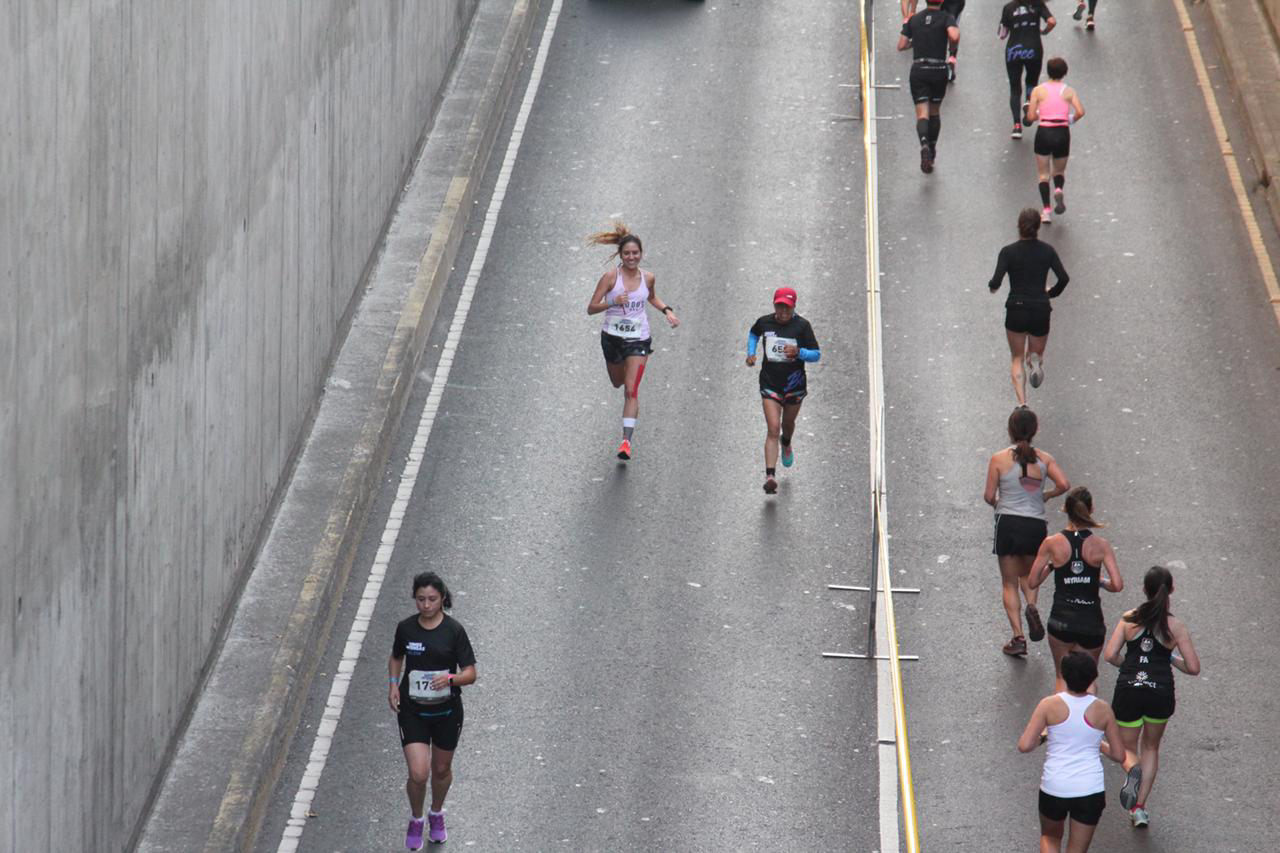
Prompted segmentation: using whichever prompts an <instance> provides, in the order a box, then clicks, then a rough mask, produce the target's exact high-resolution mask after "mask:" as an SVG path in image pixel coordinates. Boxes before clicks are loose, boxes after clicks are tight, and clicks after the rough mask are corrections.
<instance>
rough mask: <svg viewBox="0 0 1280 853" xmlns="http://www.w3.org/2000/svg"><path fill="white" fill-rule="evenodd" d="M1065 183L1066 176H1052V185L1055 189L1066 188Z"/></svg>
mask: <svg viewBox="0 0 1280 853" xmlns="http://www.w3.org/2000/svg"><path fill="white" fill-rule="evenodd" d="M1066 183H1067V176H1066V175H1054V176H1053V185H1054V186H1055V187H1056V188H1058V189H1062V188H1063V187H1064V186H1066Z"/></svg>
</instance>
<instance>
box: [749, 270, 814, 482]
mask: <svg viewBox="0 0 1280 853" xmlns="http://www.w3.org/2000/svg"><path fill="white" fill-rule="evenodd" d="M761 343H763V345H764V353H763V357H764V363H763V364H762V365H761V366H760V398H761V404H762V405H763V406H764V422H765V426H766V428H767V433H766V435H765V440H764V478H765V479H764V490H765V493H766V494H770V495H772V494H774V493H775V492H777V491H778V480H777V469H776V467H775V466H776V465H777V464H778V447H779V445H781V447H782V464H783V466H784V467H787V468H790V467H791V464H792V463H793V462H794V461H795V458H796V457H795V450H794V449H793V448H792V447H791V438H792V434H793V433H794V432H795V428H796V418H797V417H798V416H799V414H800V403H801V402H802V401H803V400H804V398H805V395H806V394H808V393H809V389H808V384H807V383H806V377H805V372H804V366H805V363H806V362H816V361H817V360H818V359H819V357H821V352H819V350H818V339H817V338H815V337H814V335H813V327H812V326H810V325H809V321H808V320H806V319H805V318H803V317H801V316H800V315H799V314H797V313H796V292H795V290H793V289H792V288H790V287H779V288H778V289H777V290H775V291H774V293H773V313H772V314H765V315H764V316H763V317H761V318H760V319H759V320H756V321H755V323H754V324H752V326H751V331H750V332H748V333H747V367H755V364H756V351H757V350H758V349H759V348H760V345H761Z"/></svg>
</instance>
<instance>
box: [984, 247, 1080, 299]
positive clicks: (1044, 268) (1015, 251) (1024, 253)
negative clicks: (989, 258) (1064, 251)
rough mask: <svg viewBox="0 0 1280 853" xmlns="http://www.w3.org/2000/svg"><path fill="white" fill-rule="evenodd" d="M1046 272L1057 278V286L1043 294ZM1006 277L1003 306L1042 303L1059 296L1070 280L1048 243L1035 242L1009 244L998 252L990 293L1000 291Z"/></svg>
mask: <svg viewBox="0 0 1280 853" xmlns="http://www.w3.org/2000/svg"><path fill="white" fill-rule="evenodd" d="M1049 270H1053V273H1054V275H1056V276H1057V277H1058V281H1057V283H1055V284H1054V285H1053V287H1052V288H1050V289H1049V292H1048V293H1046V292H1045V289H1044V286H1045V282H1047V281H1048V280H1049ZM1005 273H1008V274H1009V298H1008V299H1007V300H1005V303H1004V304H1005V305H1006V306H1008V305H1012V304H1015V303H1017V302H1020V301H1022V302H1043V303H1045V304H1046V305H1047V304H1048V302H1049V300H1050V299H1052V298H1054V297H1056V296H1058V295H1059V294H1061V293H1062V291H1063V290H1065V289H1066V287H1067V282H1068V281H1069V280H1070V277H1069V276H1068V275H1067V271H1066V270H1065V269H1064V268H1063V266H1062V261H1061V260H1060V259H1059V258H1058V253H1057V252H1056V251H1055V250H1054V248H1053V247H1052V246H1050V245H1049V244H1048V243H1042V242H1041V241H1040V240H1038V239H1031V240H1019V241H1018V242H1016V243H1010V244H1009V245H1007V246H1005V247H1004V248H1003V249H1001V250H1000V256H999V258H997V259H996V271H995V274H994V275H992V276H991V281H990V282H988V284H987V286H988V287H990V288H991V290H992V292H993V293H994V292H995V291H997V290H999V289H1000V283H1001V282H1002V281H1004V276H1005Z"/></svg>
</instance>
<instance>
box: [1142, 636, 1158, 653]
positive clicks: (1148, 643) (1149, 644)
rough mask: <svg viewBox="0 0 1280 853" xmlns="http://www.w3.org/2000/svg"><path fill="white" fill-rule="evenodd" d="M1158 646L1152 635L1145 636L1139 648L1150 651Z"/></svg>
mask: <svg viewBox="0 0 1280 853" xmlns="http://www.w3.org/2000/svg"><path fill="white" fill-rule="evenodd" d="M1155 647H1156V644H1155V642H1154V641H1153V640H1152V639H1151V638H1150V637H1143V638H1142V642H1141V643H1138V648H1140V649H1142V651H1143V652H1149V651H1151V650H1152V649H1154V648H1155Z"/></svg>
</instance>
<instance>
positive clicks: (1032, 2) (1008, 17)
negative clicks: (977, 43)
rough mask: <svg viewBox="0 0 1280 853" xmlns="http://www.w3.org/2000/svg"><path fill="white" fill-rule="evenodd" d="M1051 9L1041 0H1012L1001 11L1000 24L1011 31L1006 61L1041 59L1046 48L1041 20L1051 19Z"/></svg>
mask: <svg viewBox="0 0 1280 853" xmlns="http://www.w3.org/2000/svg"><path fill="white" fill-rule="evenodd" d="M1049 17H1050V15H1049V10H1048V8H1046V7H1045V5H1044V3H1042V2H1040V0H1010V2H1009V3H1006V4H1005V6H1004V10H1003V11H1002V12H1001V13H1000V25H1001V26H1002V27H1004V28H1005V29H1007V30H1008V31H1009V44H1008V46H1007V47H1006V48H1005V52H1004V59H1005V62H1015V61H1017V60H1020V59H1039V58H1040V52H1041V51H1042V50H1043V49H1044V46H1043V44H1042V43H1041V41H1040V21H1041V20H1045V21H1047V20H1049Z"/></svg>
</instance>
